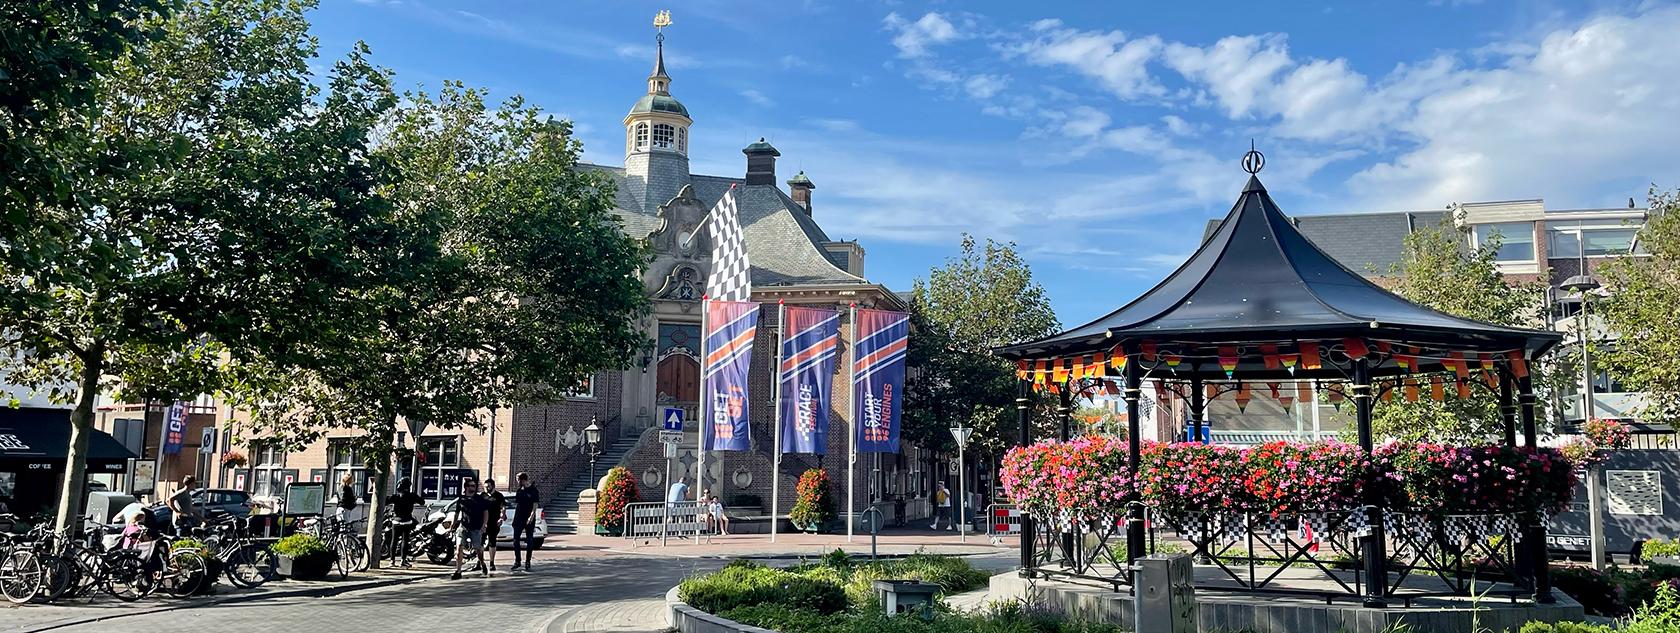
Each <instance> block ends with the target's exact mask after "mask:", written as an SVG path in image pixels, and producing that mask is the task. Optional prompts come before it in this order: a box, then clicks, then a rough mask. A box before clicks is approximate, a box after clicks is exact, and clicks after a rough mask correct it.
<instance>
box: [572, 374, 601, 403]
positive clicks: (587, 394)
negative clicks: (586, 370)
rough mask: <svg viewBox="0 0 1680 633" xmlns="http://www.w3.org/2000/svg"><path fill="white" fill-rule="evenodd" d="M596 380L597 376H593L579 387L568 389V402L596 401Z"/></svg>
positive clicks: (584, 380)
mask: <svg viewBox="0 0 1680 633" xmlns="http://www.w3.org/2000/svg"><path fill="white" fill-rule="evenodd" d="M595 378H596V376H595V375H593V374H591V375H590V376H589V377H588V378H585V379H583V382H582V383H580V384H579V385H578V386H576V387H573V388H571V389H567V390H566V392H565V394H564V395H565V397H566V399H567V400H594V399H595Z"/></svg>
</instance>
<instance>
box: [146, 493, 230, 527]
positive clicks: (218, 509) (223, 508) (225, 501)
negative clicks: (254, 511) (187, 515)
mask: <svg viewBox="0 0 1680 633" xmlns="http://www.w3.org/2000/svg"><path fill="white" fill-rule="evenodd" d="M192 498H193V507H196V508H198V511H199V513H201V514H204V515H206V516H208V515H210V514H211V513H218V514H220V513H225V514H230V515H233V516H235V517H237V518H241V519H243V518H245V517H248V516H251V495H250V494H249V493H247V492H245V491H244V490H236V489H233V488H199V489H198V490H194V491H193V494H192ZM150 510H151V512H152V517H153V518H154V519H155V520H156V521H157V522H158V523H159V524H160V525H169V524H170V522H171V521H170V519H171V518H173V516H174V514H175V512H174V511H173V510H170V509H169V505H168V504H164V503H160V504H156V505H153V506H151V508H150Z"/></svg>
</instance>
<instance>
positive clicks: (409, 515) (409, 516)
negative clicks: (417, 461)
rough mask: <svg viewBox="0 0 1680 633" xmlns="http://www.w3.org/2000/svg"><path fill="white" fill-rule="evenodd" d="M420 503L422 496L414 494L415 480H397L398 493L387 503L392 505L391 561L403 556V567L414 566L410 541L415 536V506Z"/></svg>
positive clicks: (404, 478) (392, 495) (405, 478)
mask: <svg viewBox="0 0 1680 633" xmlns="http://www.w3.org/2000/svg"><path fill="white" fill-rule="evenodd" d="M420 502H421V500H420V495H417V494H414V483H413V480H410V479H409V478H407V477H403V478H402V479H399V480H397V491H396V492H395V493H392V494H391V498H390V500H388V501H386V503H389V504H390V505H391V561H392V562H396V561H397V557H398V556H401V557H402V566H403V567H411V566H412V565H411V564H410V563H409V562H408V548H409V542H408V541H409V539H411V538H413V536H414V524H415V520H414V506H417V505H419V504H420Z"/></svg>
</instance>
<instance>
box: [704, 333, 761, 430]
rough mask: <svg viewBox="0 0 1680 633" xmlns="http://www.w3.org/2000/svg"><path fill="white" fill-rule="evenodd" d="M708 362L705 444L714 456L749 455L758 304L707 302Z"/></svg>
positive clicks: (705, 379)
mask: <svg viewBox="0 0 1680 633" xmlns="http://www.w3.org/2000/svg"><path fill="white" fill-rule="evenodd" d="M706 328H707V332H706V362H705V372H704V374H702V381H701V382H702V383H704V384H705V389H704V391H705V393H703V394H702V396H701V397H702V400H701V402H703V403H705V404H706V406H703V407H702V410H701V415H703V416H705V421H704V422H703V423H702V424H701V426H700V432H701V435H702V437H701V438H700V442H701V445H702V446H703V447H704V448H705V449H706V450H709V451H744V450H748V449H749V448H751V446H752V425H751V424H750V423H749V421H750V418H751V417H752V416H751V415H750V412H749V408H750V407H748V394H747V392H748V388H749V384H748V382H749V381H748V380H747V376H748V373H749V370H750V369H751V367H752V350H753V340H754V338H755V337H757V336H758V304H756V303H751V302H746V301H708V302H706Z"/></svg>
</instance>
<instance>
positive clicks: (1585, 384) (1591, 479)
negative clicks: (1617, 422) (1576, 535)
mask: <svg viewBox="0 0 1680 633" xmlns="http://www.w3.org/2000/svg"><path fill="white" fill-rule="evenodd" d="M1586 237H1587V236H1586V232H1585V231H1582V232H1580V233H1577V234H1576V237H1575V244H1576V245H1577V246H1578V247H1579V248H1580V251H1579V257H1580V272H1579V274H1577V275H1575V276H1573V277H1570V278H1568V279H1565V280H1563V284H1562V285H1560V286H1558V287H1559V288H1561V289H1563V290H1567V291H1570V292H1574V293H1576V294H1577V295H1578V296H1580V297H1581V309H1580V310H1579V311H1577V312H1576V313H1575V341H1576V342H1577V343H1580V344H1581V424H1582V428H1583V429H1585V425H1586V424H1587V422H1589V421H1591V420H1592V417H1593V413H1594V411H1593V409H1594V408H1595V407H1593V382H1592V379H1593V371H1592V360H1591V358H1590V357H1589V356H1588V351H1587V343H1588V341H1589V339H1588V332H1587V328H1589V327H1592V324H1591V323H1590V322H1589V321H1588V315H1587V293H1589V292H1592V291H1594V290H1597V289H1599V288H1600V287H1601V284H1599V283H1598V280H1597V279H1594V278H1593V276H1592V275H1589V274H1587V256H1586V255H1587V247H1586V242H1587V239H1586ZM1583 432H1584V431H1583ZM1601 477H1602V475H1600V472H1599V469H1598V468H1596V467H1593V466H1588V467H1587V513H1588V517H1587V528H1588V529H1587V532H1588V534H1589V535H1590V536H1591V539H1592V540H1591V544H1590V546H1589V550H1590V551H1591V553H1592V566H1593V569H1595V570H1598V571H1603V570H1604V563H1605V559H1604V518H1603V512H1604V509H1603V508H1602V507H1600V506H1601V505H1602V504H1603V503H1604V491H1603V488H1602V487H1603V485H1604V484H1603V482H1602V481H1601Z"/></svg>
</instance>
